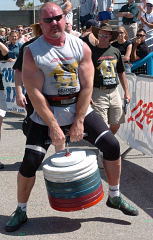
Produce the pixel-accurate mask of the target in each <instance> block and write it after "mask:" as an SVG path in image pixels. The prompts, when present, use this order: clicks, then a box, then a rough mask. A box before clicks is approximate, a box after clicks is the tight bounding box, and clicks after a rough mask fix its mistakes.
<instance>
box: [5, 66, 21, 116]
mask: <svg viewBox="0 0 153 240" xmlns="http://www.w3.org/2000/svg"><path fill="white" fill-rule="evenodd" d="M13 64H14V62H0V72H1V74H2V81H3V85H4V90H5V96H6V104H7V110H8V111H15V112H25V109H24V108H21V107H19V106H17V104H16V91H15V83H14V70H13V68H12V67H13Z"/></svg>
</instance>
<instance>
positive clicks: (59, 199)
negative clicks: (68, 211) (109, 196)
mask: <svg viewBox="0 0 153 240" xmlns="http://www.w3.org/2000/svg"><path fill="white" fill-rule="evenodd" d="M99 192H103V187H102V184H100V185H99V187H98V188H97V189H96V190H95V191H94V192H91V193H89V194H87V195H85V196H81V197H79V198H71V199H70V198H69V199H65V198H54V197H52V196H50V195H48V198H49V201H51V202H52V201H53V202H57V203H69V202H70V201H71V203H73V202H74V203H75V202H76V201H84V200H86V199H89V198H91V197H93V196H94V195H96V194H98V193H99Z"/></svg>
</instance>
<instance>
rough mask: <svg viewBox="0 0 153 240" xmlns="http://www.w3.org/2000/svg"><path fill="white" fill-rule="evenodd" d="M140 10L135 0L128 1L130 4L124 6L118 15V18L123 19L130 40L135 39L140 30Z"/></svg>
mask: <svg viewBox="0 0 153 240" xmlns="http://www.w3.org/2000/svg"><path fill="white" fill-rule="evenodd" d="M138 15H139V9H138V8H137V5H136V4H135V1H134V0H128V3H127V4H125V5H123V6H122V7H121V9H120V11H119V13H118V17H122V22H123V26H124V27H125V29H126V31H127V32H128V35H129V38H130V39H131V38H134V37H135V36H136V33H137V29H138V23H137V21H138Z"/></svg>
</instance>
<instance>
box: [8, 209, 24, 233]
mask: <svg viewBox="0 0 153 240" xmlns="http://www.w3.org/2000/svg"><path fill="white" fill-rule="evenodd" d="M27 220H28V218H27V215H26V212H25V211H22V210H21V208H20V207H17V209H16V210H15V212H14V213H13V214H12V215H11V217H10V220H9V221H8V222H7V224H6V226H5V231H6V232H14V231H16V230H17V229H19V228H20V227H21V225H22V224H24V223H25V222H26V221H27Z"/></svg>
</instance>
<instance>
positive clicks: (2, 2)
mask: <svg viewBox="0 0 153 240" xmlns="http://www.w3.org/2000/svg"><path fill="white" fill-rule="evenodd" d="M33 1H34V2H35V5H39V4H40V1H39V0H29V2H33ZM2 10H19V8H18V7H17V6H16V1H14V0H0V11H2Z"/></svg>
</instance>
